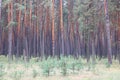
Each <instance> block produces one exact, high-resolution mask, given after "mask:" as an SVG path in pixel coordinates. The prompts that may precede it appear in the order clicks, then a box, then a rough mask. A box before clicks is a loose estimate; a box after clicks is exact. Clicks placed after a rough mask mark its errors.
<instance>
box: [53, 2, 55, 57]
mask: <svg viewBox="0 0 120 80" xmlns="http://www.w3.org/2000/svg"><path fill="white" fill-rule="evenodd" d="M54 15H55V14H54V0H52V55H53V56H55V28H54V26H55V23H54V18H55V17H54Z"/></svg>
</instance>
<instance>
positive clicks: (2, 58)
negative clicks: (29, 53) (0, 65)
mask: <svg viewBox="0 0 120 80" xmlns="http://www.w3.org/2000/svg"><path fill="white" fill-rule="evenodd" d="M0 62H8V58H7V57H6V56H4V55H0Z"/></svg>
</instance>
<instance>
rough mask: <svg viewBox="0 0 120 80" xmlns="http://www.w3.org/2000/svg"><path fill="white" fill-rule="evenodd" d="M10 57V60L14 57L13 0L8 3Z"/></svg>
mask: <svg viewBox="0 0 120 80" xmlns="http://www.w3.org/2000/svg"><path fill="white" fill-rule="evenodd" d="M8 10H9V12H8V24H10V25H9V26H8V27H9V28H8V45H9V46H8V58H9V60H11V59H12V24H11V22H13V0H11V2H10V4H8Z"/></svg>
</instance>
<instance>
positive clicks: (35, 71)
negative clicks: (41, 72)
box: [32, 69, 38, 78]
mask: <svg viewBox="0 0 120 80" xmlns="http://www.w3.org/2000/svg"><path fill="white" fill-rule="evenodd" d="M32 75H33V78H36V77H37V75H38V72H37V70H35V69H33V73H32Z"/></svg>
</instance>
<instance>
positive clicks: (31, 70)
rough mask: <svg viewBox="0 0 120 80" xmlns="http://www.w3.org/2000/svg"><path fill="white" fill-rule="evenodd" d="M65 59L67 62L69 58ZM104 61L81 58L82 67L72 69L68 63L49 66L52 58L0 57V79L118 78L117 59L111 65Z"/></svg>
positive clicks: (111, 79) (61, 79) (89, 79)
mask: <svg viewBox="0 0 120 80" xmlns="http://www.w3.org/2000/svg"><path fill="white" fill-rule="evenodd" d="M66 60H68V61H67V62H69V59H66ZM106 61H107V59H102V60H100V61H99V60H96V64H94V65H93V64H90V63H86V61H85V60H82V61H81V63H82V64H81V65H80V66H79V67H81V66H82V67H81V68H80V69H77V68H76V67H75V69H74V71H73V69H72V68H70V67H71V66H70V65H69V66H66V67H65V66H64V67H63V68H60V65H58V66H57V65H55V64H54V65H55V66H56V67H53V66H52V67H49V66H50V65H51V63H50V64H49V62H53V63H55V61H52V60H49V61H37V62H36V61H35V59H33V60H31V61H30V62H29V63H26V62H24V61H22V60H19V61H15V60H14V61H12V62H10V63H9V62H8V61H7V59H4V58H3V57H2V58H1V57H0V80H120V65H119V63H118V61H116V60H114V61H113V64H112V65H111V66H110V65H108V64H107V63H106ZM46 62H47V63H46ZM70 62H71V61H70ZM43 64H44V65H43ZM57 64H60V63H58V62H57ZM61 65H62V64H61ZM65 68H66V69H65ZM47 73H48V74H49V75H47Z"/></svg>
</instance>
